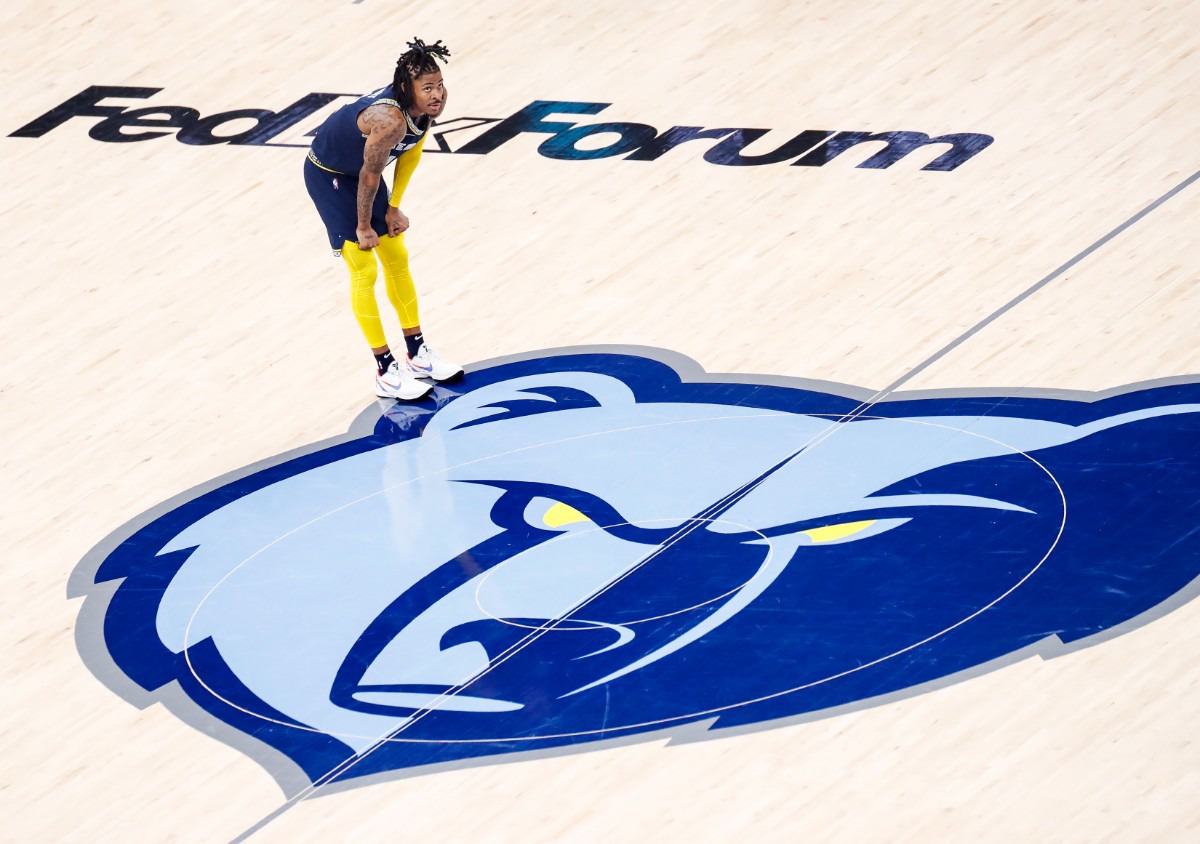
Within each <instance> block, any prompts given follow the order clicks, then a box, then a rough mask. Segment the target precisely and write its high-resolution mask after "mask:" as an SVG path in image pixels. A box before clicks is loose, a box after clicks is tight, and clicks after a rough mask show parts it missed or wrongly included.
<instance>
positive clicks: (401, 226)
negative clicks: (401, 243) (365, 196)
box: [385, 205, 408, 237]
mask: <svg viewBox="0 0 1200 844" xmlns="http://www.w3.org/2000/svg"><path fill="white" fill-rule="evenodd" d="M385 220H386V221H387V230H388V234H390V235H391V236H392V237H395V236H396V235H398V234H400V233H401V232H405V231H408V217H407V216H406V215H405V213H404V212H403V211H401V210H400V209H399V208H395V207H393V206H391V205H389V206H388V210H387V215H386V216H385Z"/></svg>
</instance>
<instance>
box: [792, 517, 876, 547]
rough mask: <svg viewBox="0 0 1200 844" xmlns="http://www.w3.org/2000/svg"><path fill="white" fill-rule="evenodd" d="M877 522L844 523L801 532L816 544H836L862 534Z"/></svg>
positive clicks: (871, 520) (873, 520)
mask: <svg viewBox="0 0 1200 844" xmlns="http://www.w3.org/2000/svg"><path fill="white" fill-rule="evenodd" d="M875 521H876V520H875V519H867V520H866V521H861V522H842V523H841V524H836V525H824V526H822V527H816V528H810V529H809V530H802V531H800V532H801V533H802V534H804V535H805V536H807V537H808V538H809V539H811V540H812V541H813V542H816V543H821V542H834V541H836V540H838V539H847V538H849V537H851V536H854V534H856V533H861V532H862V531H864V530H866V529H867V528H869V527H870V526H871V525H873V524H875Z"/></svg>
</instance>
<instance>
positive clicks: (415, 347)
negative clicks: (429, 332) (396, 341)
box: [404, 334, 425, 358]
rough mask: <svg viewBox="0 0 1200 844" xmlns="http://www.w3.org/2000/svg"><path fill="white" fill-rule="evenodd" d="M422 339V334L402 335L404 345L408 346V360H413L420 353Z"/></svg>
mask: <svg viewBox="0 0 1200 844" xmlns="http://www.w3.org/2000/svg"><path fill="white" fill-rule="evenodd" d="M424 337H425V335H424V334H413V335H412V336H409V335H408V334H405V335H404V345H405V346H408V356H409V357H410V358H415V357H416V356H417V352H419V351H421V343H422V340H423V338H424Z"/></svg>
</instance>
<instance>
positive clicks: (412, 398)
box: [375, 387, 433, 401]
mask: <svg viewBox="0 0 1200 844" xmlns="http://www.w3.org/2000/svg"><path fill="white" fill-rule="evenodd" d="M431 392H433V387H430V388H429V389H428V390H425V391H424V392H422V393H419V394H417V395H415V396H402V395H399V394H398V393H384V392H380V391H379V390H376V391H375V395H377V396H379V398H381V399H395V400H396V401H419V400H420V399H423V398H425V397H426V396H428V395H429V394H430V393H431Z"/></svg>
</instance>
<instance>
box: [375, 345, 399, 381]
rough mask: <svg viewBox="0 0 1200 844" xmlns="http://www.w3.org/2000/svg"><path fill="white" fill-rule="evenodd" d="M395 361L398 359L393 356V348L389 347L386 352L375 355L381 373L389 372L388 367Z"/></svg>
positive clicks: (376, 364)
mask: <svg viewBox="0 0 1200 844" xmlns="http://www.w3.org/2000/svg"><path fill="white" fill-rule="evenodd" d="M395 362H396V359H395V358H394V357H392V350H391V349H388V350H387V351H386V352H381V353H380V354H377V355H375V366H377V367H378V368H379V374H380V375H382V374H383V373H385V372H387V371H388V367H389V366H391V365H392V364H393V363H395Z"/></svg>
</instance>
